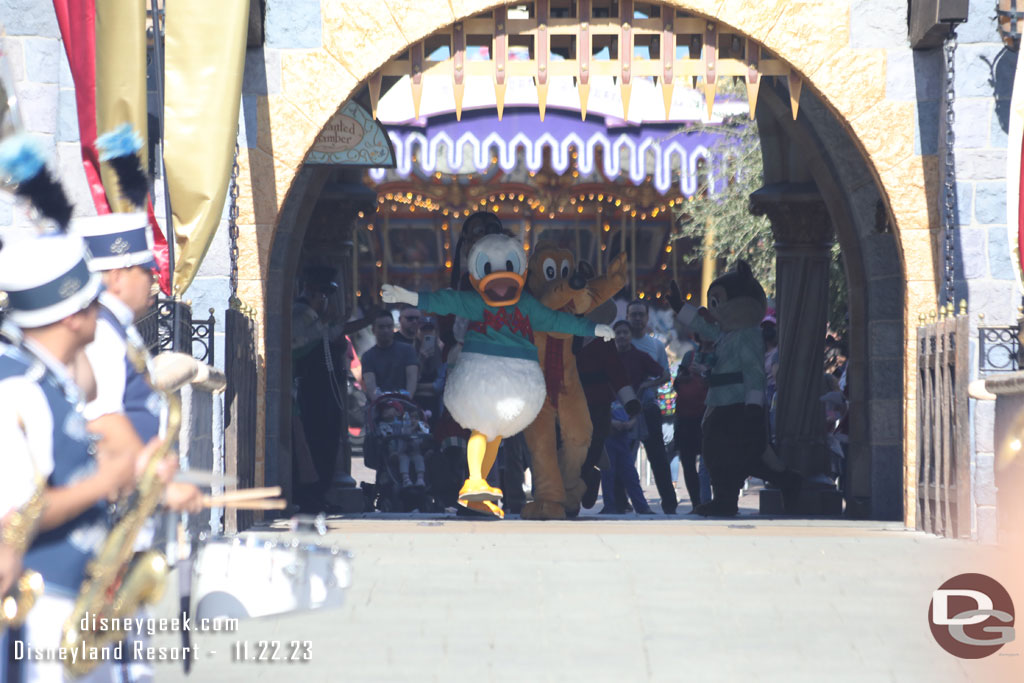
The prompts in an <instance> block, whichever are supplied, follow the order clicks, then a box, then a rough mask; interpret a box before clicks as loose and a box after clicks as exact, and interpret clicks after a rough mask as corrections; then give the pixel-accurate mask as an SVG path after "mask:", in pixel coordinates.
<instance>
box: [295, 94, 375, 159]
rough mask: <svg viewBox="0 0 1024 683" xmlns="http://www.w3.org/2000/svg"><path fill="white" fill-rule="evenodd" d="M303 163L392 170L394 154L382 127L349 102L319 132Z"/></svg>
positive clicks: (366, 113)
mask: <svg viewBox="0 0 1024 683" xmlns="http://www.w3.org/2000/svg"><path fill="white" fill-rule="evenodd" d="M306 163H308V164H332V165H337V166H371V167H380V168H393V167H394V165H395V155H394V151H393V150H392V148H391V141H390V140H389V139H388V136H387V134H386V133H385V132H384V128H383V127H382V126H381V125H380V124H379V123H377V122H376V121H374V120H373V117H372V116H370V113H369V112H368V111H366V110H365V109H363V108H362V107H360V106H359V105H358V104H356V103H355V102H353V101H351V100H350V101H349V102H347V103H346V104H345V106H343V107H342V108H341V109H339V110H338V111H337V112H336V113H335V114H334V116H332V117H331V118H330V120H329V121H328V122H327V124H326V125H325V126H324V127H323V130H321V131H320V134H319V135H318V136H317V138H316V142H314V143H313V148H312V149H311V150H310V152H309V157H308V158H307V159H306Z"/></svg>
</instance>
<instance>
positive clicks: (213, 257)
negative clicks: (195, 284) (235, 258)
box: [196, 202, 231, 277]
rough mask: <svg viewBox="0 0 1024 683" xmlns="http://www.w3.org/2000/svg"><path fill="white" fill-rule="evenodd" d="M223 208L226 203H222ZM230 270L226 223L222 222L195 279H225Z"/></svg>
mask: <svg viewBox="0 0 1024 683" xmlns="http://www.w3.org/2000/svg"><path fill="white" fill-rule="evenodd" d="M224 204H225V206H226V205H227V204H228V202H224ZM230 270H231V255H230V240H229V238H228V224H227V221H224V220H222V221H221V222H220V225H218V226H217V232H215V233H214V234H213V240H212V241H211V242H210V248H209V249H208V250H207V251H206V256H204V257H203V262H202V264H200V266H199V270H198V271H197V272H196V277H221V276H224V277H226V276H227V275H228V274H229V272H230Z"/></svg>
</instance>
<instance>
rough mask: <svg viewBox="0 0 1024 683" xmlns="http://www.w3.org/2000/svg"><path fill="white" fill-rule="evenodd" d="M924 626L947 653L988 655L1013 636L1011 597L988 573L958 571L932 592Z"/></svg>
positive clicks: (974, 655) (976, 655) (962, 656)
mask: <svg viewBox="0 0 1024 683" xmlns="http://www.w3.org/2000/svg"><path fill="white" fill-rule="evenodd" d="M928 625H929V626H930V627H931V630H932V636H934V637H935V641H936V642H937V643H938V644H939V645H940V646H941V647H942V649H943V650H945V651H946V652H948V653H950V654H951V655H954V656H956V657H960V658H962V659H981V658H982V657H988V656H989V655H991V654H994V653H995V652H996V651H998V650H999V648H1001V647H1002V646H1003V645H1005V644H1006V643H1009V642H1012V641H1013V639H1014V631H1013V600H1011V599H1010V594H1009V593H1007V592H1006V589H1005V588H1003V587H1002V585H1000V584H999V582H998V581H996V580H995V579H993V578H992V577H990V576H985V575H984V574H960V575H959V576H954V577H953V578H952V579H950V580H949V581H947V582H945V583H944V584H942V585H941V586H940V587H939V589H938V590H936V591H934V592H933V593H932V601H931V603H930V604H929V605H928Z"/></svg>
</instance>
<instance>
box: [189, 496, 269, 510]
mask: <svg viewBox="0 0 1024 683" xmlns="http://www.w3.org/2000/svg"><path fill="white" fill-rule="evenodd" d="M203 507H208V508H213V507H225V508H234V509H236V510H284V509H285V508H286V507H288V501H286V500H285V499H284V498H271V499H268V500H239V501H226V502H218V501H215V500H211V499H210V498H209V497H207V498H205V499H204V500H203Z"/></svg>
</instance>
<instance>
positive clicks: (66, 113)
mask: <svg viewBox="0 0 1024 683" xmlns="http://www.w3.org/2000/svg"><path fill="white" fill-rule="evenodd" d="M57 140H58V142H78V140H79V135H78V107H77V105H76V103H75V91H74V90H66V89H61V90H59V91H58V92H57Z"/></svg>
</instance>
